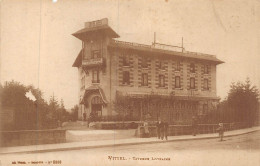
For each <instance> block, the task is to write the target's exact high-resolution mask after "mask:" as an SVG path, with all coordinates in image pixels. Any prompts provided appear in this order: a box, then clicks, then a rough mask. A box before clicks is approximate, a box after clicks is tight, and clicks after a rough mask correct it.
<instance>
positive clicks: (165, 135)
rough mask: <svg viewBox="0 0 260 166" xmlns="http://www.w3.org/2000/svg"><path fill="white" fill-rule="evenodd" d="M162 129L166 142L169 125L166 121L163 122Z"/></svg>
mask: <svg viewBox="0 0 260 166" xmlns="http://www.w3.org/2000/svg"><path fill="white" fill-rule="evenodd" d="M163 127H164V137H165V139H166V140H168V127H169V124H168V122H167V121H165V122H164V123H163Z"/></svg>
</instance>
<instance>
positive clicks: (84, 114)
mask: <svg viewBox="0 0 260 166" xmlns="http://www.w3.org/2000/svg"><path fill="white" fill-rule="evenodd" d="M83 120H84V121H86V112H84V113H83Z"/></svg>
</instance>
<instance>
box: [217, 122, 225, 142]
mask: <svg viewBox="0 0 260 166" xmlns="http://www.w3.org/2000/svg"><path fill="white" fill-rule="evenodd" d="M217 131H218V133H219V139H220V141H223V137H224V126H223V123H219V127H218V128H217Z"/></svg>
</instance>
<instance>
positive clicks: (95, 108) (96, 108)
mask: <svg viewBox="0 0 260 166" xmlns="http://www.w3.org/2000/svg"><path fill="white" fill-rule="evenodd" d="M92 112H93V114H94V115H95V117H100V116H102V105H101V104H92Z"/></svg>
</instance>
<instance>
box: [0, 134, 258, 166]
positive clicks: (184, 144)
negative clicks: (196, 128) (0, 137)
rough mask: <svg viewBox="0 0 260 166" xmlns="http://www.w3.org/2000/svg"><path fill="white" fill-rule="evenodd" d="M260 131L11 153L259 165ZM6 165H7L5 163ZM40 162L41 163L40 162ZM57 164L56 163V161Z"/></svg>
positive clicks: (29, 157)
mask: <svg viewBox="0 0 260 166" xmlns="http://www.w3.org/2000/svg"><path fill="white" fill-rule="evenodd" d="M259 156H260V131H257V132H253V133H249V134H244V135H240V136H233V137H226V138H224V141H222V142H220V141H219V140H218V139H204V140H190V141H176V142H163V143H156V144H142V145H127V146H118V147H106V148H96V149H81V150H71V151H60V152H45V153H30V154H9V155H3V156H1V158H2V159H1V160H2V163H5V165H14V164H11V163H12V161H18V160H21V161H25V162H26V164H27V165H32V164H29V162H31V161H43V162H44V163H43V165H52V164H51V163H49V164H48V162H53V160H57V161H61V162H62V164H61V165H66V166H74V165H75V166H77V165H85V164H86V165H88V164H90V163H91V165H113V166H114V165H172V164H174V165H201V164H202V163H203V165H236V166H237V165H238V166H239V165H260V157H259ZM3 165H4V164H3ZM37 165H41V164H37ZM54 165H55V164H54Z"/></svg>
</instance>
